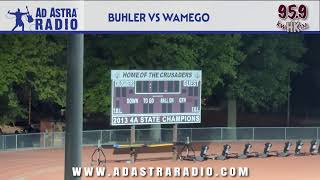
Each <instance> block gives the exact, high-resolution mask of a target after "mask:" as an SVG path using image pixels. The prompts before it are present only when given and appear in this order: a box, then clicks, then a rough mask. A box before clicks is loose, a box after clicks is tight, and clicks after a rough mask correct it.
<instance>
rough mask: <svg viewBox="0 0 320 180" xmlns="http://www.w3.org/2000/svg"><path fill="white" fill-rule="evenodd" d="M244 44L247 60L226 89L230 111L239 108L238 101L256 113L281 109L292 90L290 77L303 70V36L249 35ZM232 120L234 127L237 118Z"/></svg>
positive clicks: (243, 49) (245, 37) (244, 38)
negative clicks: (289, 85) (237, 106)
mask: <svg viewBox="0 0 320 180" xmlns="http://www.w3.org/2000/svg"><path fill="white" fill-rule="evenodd" d="M242 42H243V46H242V51H243V53H244V54H245V55H246V59H245V60H244V61H243V62H242V63H241V64H240V66H239V68H238V71H237V76H235V77H234V78H232V79H229V80H228V83H227V85H226V86H225V87H226V92H227V98H228V100H229V102H230V101H233V102H231V104H230V107H229V108H233V109H236V107H235V105H236V100H238V101H239V102H240V103H241V104H243V105H245V106H246V107H248V108H249V109H251V110H255V111H258V110H260V109H272V108H278V107H280V106H281V105H283V104H284V103H286V101H287V94H288V92H289V91H290V89H289V88H288V83H289V82H288V81H289V78H288V76H290V74H291V75H292V74H296V73H299V72H301V71H302V70H303V67H304V65H303V62H301V59H300V58H301V57H302V55H303V54H304V53H305V51H306V49H305V48H304V44H303V36H301V35H246V36H244V37H243V39H242ZM229 117H232V118H230V119H229V124H232V125H235V124H236V123H235V121H236V119H234V118H235V117H236V116H235V115H234V114H233V115H229ZM230 121H232V122H230Z"/></svg>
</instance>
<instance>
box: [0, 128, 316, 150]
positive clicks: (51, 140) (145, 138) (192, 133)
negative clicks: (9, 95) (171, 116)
mask: <svg viewBox="0 0 320 180" xmlns="http://www.w3.org/2000/svg"><path fill="white" fill-rule="evenodd" d="M154 130H155V129H136V132H135V135H136V137H135V138H136V143H170V142H172V137H173V129H171V128H162V129H161V137H160V139H159V138H158V139H157V140H154V139H153V137H154V136H152V135H153V132H154ZM157 130H158V129H157ZM319 131H320V128H315V127H303V128H302V127H301V128H300V127H299V128H298V127H288V128H286V127H277V128H274V127H270V128H268V127H250V128H242V127H238V128H227V127H222V128H216V127H208V128H179V129H178V141H185V139H186V137H189V138H190V140H191V141H194V142H197V141H198V142H199V141H238V140H245V141H261V140H297V139H302V140H310V139H317V140H319ZM130 134H131V133H130V129H117V130H95V131H84V132H83V145H84V146H95V145H97V143H98V140H100V142H101V143H102V144H105V145H107V144H128V143H130ZM64 140H65V134H64V132H49V133H34V134H12V135H0V151H12V150H13V151H16V150H25V149H48V148H63V147H64V142H65V141H64Z"/></svg>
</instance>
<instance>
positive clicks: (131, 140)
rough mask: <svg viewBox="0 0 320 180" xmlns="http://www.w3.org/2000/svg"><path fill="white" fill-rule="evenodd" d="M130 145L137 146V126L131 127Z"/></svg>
mask: <svg viewBox="0 0 320 180" xmlns="http://www.w3.org/2000/svg"><path fill="white" fill-rule="evenodd" d="M130 143H131V144H135V143H136V127H135V126H131V130H130Z"/></svg>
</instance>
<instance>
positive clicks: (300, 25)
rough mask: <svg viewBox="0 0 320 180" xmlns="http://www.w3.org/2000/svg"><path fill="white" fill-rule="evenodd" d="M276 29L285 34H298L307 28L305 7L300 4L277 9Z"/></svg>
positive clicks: (281, 6) (306, 9)
mask: <svg viewBox="0 0 320 180" xmlns="http://www.w3.org/2000/svg"><path fill="white" fill-rule="evenodd" d="M278 16H279V18H280V20H278V23H277V27H278V28H280V29H282V30H285V31H287V32H300V31H304V30H306V29H308V28H309V25H308V23H306V22H305V21H306V20H307V18H308V8H307V6H305V5H303V4H301V5H296V4H291V5H283V4H281V5H280V6H279V7H278Z"/></svg>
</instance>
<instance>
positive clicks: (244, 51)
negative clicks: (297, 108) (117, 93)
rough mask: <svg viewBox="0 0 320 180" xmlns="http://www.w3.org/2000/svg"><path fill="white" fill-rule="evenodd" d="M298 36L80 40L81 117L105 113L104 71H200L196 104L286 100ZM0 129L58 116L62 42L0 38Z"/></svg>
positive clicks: (297, 67)
mask: <svg viewBox="0 0 320 180" xmlns="http://www.w3.org/2000/svg"><path fill="white" fill-rule="evenodd" d="M304 52H305V48H304V45H303V38H302V36H298V35H191V34H153V35H86V36H85V70H84V111H85V112H86V113H96V112H108V111H109V110H110V102H111V97H110V94H111V93H110V92H111V87H110V86H111V83H110V71H111V69H124V70H126V69H159V70H160V69H167V70H170V69H172V70H174V69H192V70H194V69H195V70H202V74H203V84H202V96H203V97H204V98H206V97H209V96H212V95H214V94H215V93H216V90H217V89H219V88H220V89H224V92H225V93H224V94H225V95H226V96H229V97H233V98H236V99H239V100H240V101H241V102H242V103H244V104H246V105H248V106H249V107H251V108H269V107H273V106H278V105H281V104H282V103H283V102H284V101H285V100H286V93H287V92H288V91H289V89H288V87H287V83H288V75H289V73H297V72H301V70H302V68H303V62H301V56H302V55H303V53H304ZM0 62H1V63H0V113H1V115H0V116H1V117H0V122H5V121H4V119H6V120H13V119H15V118H17V117H22V118H23V117H24V115H25V114H26V108H27V105H26V101H27V100H26V96H27V94H28V90H29V89H30V88H31V90H32V97H33V101H34V103H35V104H37V103H38V104H39V103H43V102H48V103H52V104H55V105H56V106H58V107H60V108H62V107H64V106H65V94H66V36H53V35H1V36H0Z"/></svg>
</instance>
